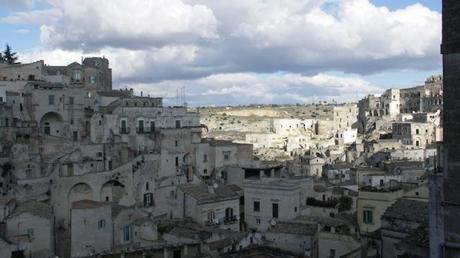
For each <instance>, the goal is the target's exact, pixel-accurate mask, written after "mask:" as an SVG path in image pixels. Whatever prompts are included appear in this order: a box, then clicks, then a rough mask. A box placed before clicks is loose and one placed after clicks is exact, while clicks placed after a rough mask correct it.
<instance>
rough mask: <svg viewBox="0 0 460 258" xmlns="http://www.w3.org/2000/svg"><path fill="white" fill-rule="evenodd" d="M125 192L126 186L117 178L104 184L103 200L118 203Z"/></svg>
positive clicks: (102, 190)
mask: <svg viewBox="0 0 460 258" xmlns="http://www.w3.org/2000/svg"><path fill="white" fill-rule="evenodd" d="M124 194H125V186H124V185H123V184H122V183H120V182H119V181H117V180H110V181H108V182H107V183H105V184H103V185H102V188H101V201H103V202H115V203H118V202H119V201H120V199H121V198H123V195H124Z"/></svg>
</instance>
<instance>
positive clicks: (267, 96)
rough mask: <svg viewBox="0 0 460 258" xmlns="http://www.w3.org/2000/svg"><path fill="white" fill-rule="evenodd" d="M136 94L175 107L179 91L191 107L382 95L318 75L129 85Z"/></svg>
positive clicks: (358, 83)
mask: <svg viewBox="0 0 460 258" xmlns="http://www.w3.org/2000/svg"><path fill="white" fill-rule="evenodd" d="M122 87H127V88H133V89H134V90H135V91H136V92H137V93H140V92H141V91H142V92H143V94H144V95H145V94H150V95H156V96H162V97H165V98H166V99H167V101H166V102H167V103H169V104H177V103H175V101H176V99H175V96H176V92H177V91H176V90H177V89H180V88H185V92H186V100H187V102H189V103H190V104H191V105H194V106H197V105H210V104H222V105H226V104H231V105H238V104H248V103H253V104H270V103H276V104H283V103H296V102H299V103H306V102H314V101H318V100H328V101H332V100H333V99H334V100H336V101H339V102H341V101H352V100H357V99H359V98H361V97H362V96H363V95H365V94H374V93H380V92H381V91H382V89H381V88H379V87H376V86H374V85H372V84H371V83H369V82H367V81H364V80H362V79H359V78H356V77H345V76H343V77H342V76H332V75H327V74H317V75H314V76H304V75H300V74H294V73H287V74H280V73H276V74H263V75H261V74H255V73H237V74H216V75H211V76H208V77H204V78H200V79H196V80H182V81H177V80H174V81H162V82H159V83H136V84H126V85H122Z"/></svg>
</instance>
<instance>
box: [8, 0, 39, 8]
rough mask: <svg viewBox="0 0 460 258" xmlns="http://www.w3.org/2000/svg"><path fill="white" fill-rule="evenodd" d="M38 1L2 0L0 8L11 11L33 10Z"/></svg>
mask: <svg viewBox="0 0 460 258" xmlns="http://www.w3.org/2000/svg"><path fill="white" fill-rule="evenodd" d="M35 2H37V1H36V0H0V6H2V7H6V8H9V9H15V10H17V9H24V8H32V7H33V6H34V5H35Z"/></svg>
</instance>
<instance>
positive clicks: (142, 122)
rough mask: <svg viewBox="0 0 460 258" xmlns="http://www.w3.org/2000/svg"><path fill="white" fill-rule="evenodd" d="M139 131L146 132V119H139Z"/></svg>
mask: <svg viewBox="0 0 460 258" xmlns="http://www.w3.org/2000/svg"><path fill="white" fill-rule="evenodd" d="M138 132H139V133H143V132H144V120H139V121H138Z"/></svg>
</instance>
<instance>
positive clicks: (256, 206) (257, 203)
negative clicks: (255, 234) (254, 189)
mask: <svg viewBox="0 0 460 258" xmlns="http://www.w3.org/2000/svg"><path fill="white" fill-rule="evenodd" d="M254 211H255V212H260V201H254Z"/></svg>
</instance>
